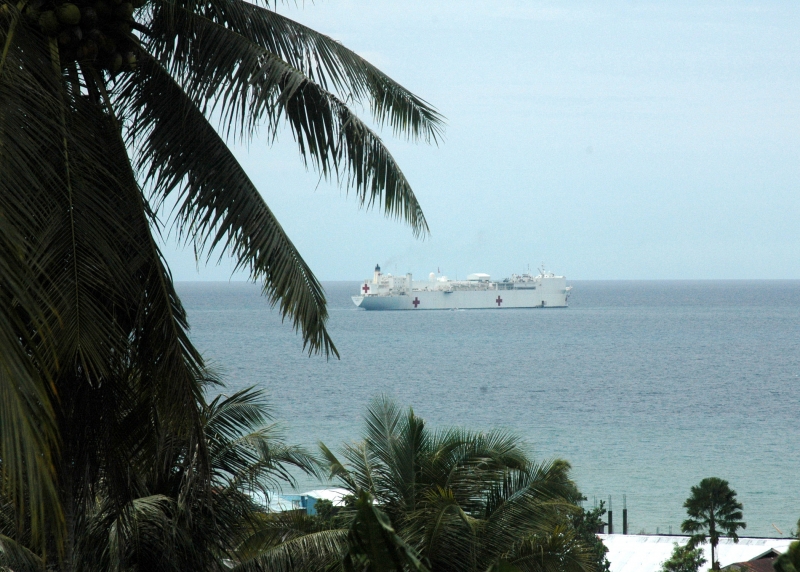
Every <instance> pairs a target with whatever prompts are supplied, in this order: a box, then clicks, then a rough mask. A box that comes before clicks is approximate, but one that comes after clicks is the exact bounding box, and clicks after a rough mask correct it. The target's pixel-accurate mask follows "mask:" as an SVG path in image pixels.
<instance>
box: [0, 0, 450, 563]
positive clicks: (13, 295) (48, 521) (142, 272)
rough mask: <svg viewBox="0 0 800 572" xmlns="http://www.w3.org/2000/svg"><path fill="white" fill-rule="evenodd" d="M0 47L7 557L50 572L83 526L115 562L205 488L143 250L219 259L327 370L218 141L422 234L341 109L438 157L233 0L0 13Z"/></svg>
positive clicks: (0, 305)
mask: <svg viewBox="0 0 800 572" xmlns="http://www.w3.org/2000/svg"><path fill="white" fill-rule="evenodd" d="M0 46H2V49H0V222H1V224H0V277H2V280H0V356H2V360H0V362H2V363H0V459H2V462H0V482H2V485H3V487H2V494H3V495H4V499H3V500H4V502H7V503H8V506H7V507H5V508H4V510H5V511H6V514H7V515H11V516H13V518H14V519H15V524H14V526H13V527H12V528H14V529H15V530H17V531H20V530H22V531H26V532H25V534H26V535H27V536H26V537H25V538H24V539H23V538H22V537H21V536H19V534H18V533H15V535H8V534H5V532H4V533H3V534H5V537H6V540H4V542H5V543H6V545H7V546H11V544H12V543H16V545H18V546H27V547H28V548H29V549H30V550H31V551H32V554H34V555H35V556H37V557H42V558H44V559H45V560H46V561H47V565H48V566H56V567H57V566H60V565H61V564H62V563H63V564H64V566H66V567H71V566H72V564H73V562H74V561H75V558H77V556H74V554H75V553H83V550H84V549H83V548H82V547H79V546H77V545H76V544H75V543H76V542H78V539H79V538H80V535H79V534H78V532H79V531H90V530H95V532H97V533H98V534H99V531H101V530H102V527H101V526H100V525H98V528H96V529H93V528H92V526H93V525H92V526H90V524H91V523H98V522H100V523H104V525H108V526H112V525H113V530H114V531H115V533H116V534H118V535H119V536H118V537H115V538H114V539H113V541H114V542H115V543H118V545H119V546H120V547H122V546H123V545H125V544H126V542H128V541H129V540H130V541H131V542H134V541H135V542H144V541H145V540H147V541H149V540H150V539H151V540H152V541H153V542H156V541H157V540H158V539H159V538H160V539H161V540H163V541H164V542H166V541H167V539H170V541H172V540H174V541H175V542H178V540H175V539H173V538H172V536H171V535H169V534H166V535H164V536H161V537H159V536H158V535H157V534H156V533H155V532H153V533H152V534H151V532H148V531H156V530H160V527H162V525H163V523H164V522H170V523H172V524H175V523H176V522H184V521H185V522H191V523H203V522H205V520H204V518H205V517H204V516H203V515H204V514H206V512H207V511H211V508H212V505H213V503H212V502H211V500H210V499H211V498H214V499H217V498H221V497H217V496H213V495H211V493H210V492H209V491H210V489H209V488H208V487H209V486H210V483H212V482H215V479H217V478H218V477H219V476H220V475H219V474H217V473H215V472H214V471H215V470H216V469H215V468H214V466H213V465H212V461H213V459H212V458H211V457H210V456H209V455H210V452H211V450H212V445H213V443H210V442H207V441H206V436H205V434H204V431H205V429H206V427H205V426H204V425H203V423H204V422H205V420H204V415H205V414H206V413H207V412H206V410H205V407H206V405H205V404H204V403H203V397H202V394H203V386H204V381H203V376H204V373H203V367H204V365H203V360H202V358H201V356H200V354H199V353H198V352H197V350H196V349H195V348H194V346H193V345H192V343H191V340H190V339H189V336H188V323H187V319H186V314H185V311H184V309H183V307H182V305H181V302H180V300H179V298H178V296H177V294H176V292H175V289H174V285H173V282H172V277H171V275H170V272H169V269H168V268H167V266H166V264H165V261H164V259H163V256H162V253H161V252H160V250H159V248H158V245H157V239H156V237H157V235H159V234H162V233H164V232H167V231H169V230H170V226H169V225H173V228H174V230H175V232H176V235H177V236H178V237H180V238H181V239H182V240H183V241H184V242H185V243H190V244H191V245H192V247H193V249H194V251H195V252H196V253H197V255H198V257H201V258H204V259H205V260H209V259H210V258H212V256H213V257H216V256H218V255H224V254H228V255H231V256H232V257H233V258H234V259H235V260H236V262H237V268H238V269H244V270H246V271H248V272H249V274H250V277H251V279H252V280H254V281H258V282H260V283H261V285H262V288H263V292H264V294H265V295H266V297H267V298H268V299H269V301H270V303H272V304H273V305H276V306H277V307H278V308H279V311H280V313H281V315H282V317H283V318H285V319H289V320H290V321H291V322H292V323H293V325H294V327H295V329H296V330H298V331H300V332H301V333H302V337H303V341H304V345H305V347H306V348H307V349H308V351H309V353H313V352H322V353H325V354H326V355H337V352H336V348H335V346H334V345H333V343H332V341H331V339H330V336H329V335H328V332H327V327H326V321H327V315H328V314H327V309H326V300H325V295H324V292H323V290H322V287H321V285H320V284H319V282H318V281H317V279H316V278H315V277H314V275H313V273H312V272H311V270H310V268H309V267H308V266H307V264H306V263H305V262H304V261H303V259H302V256H301V255H300V253H299V252H298V251H297V249H296V248H295V246H294V245H293V243H292V242H291V240H290V239H289V237H288V236H287V235H286V233H285V232H284V230H283V228H282V226H281V225H280V223H279V222H278V221H277V219H276V217H275V216H274V214H273V213H272V211H271V210H270V209H269V207H268V205H267V204H266V203H265V201H264V199H263V197H262V195H261V193H260V192H259V191H258V189H256V187H255V185H254V184H253V183H252V181H251V180H250V179H249V177H248V176H247V174H246V173H245V172H244V170H243V169H242V167H241V165H240V164H239V163H238V161H237V160H236V159H235V157H234V156H233V154H232V153H231V151H230V149H229V148H228V142H230V141H233V140H239V139H248V138H250V137H251V136H252V135H253V134H254V133H255V132H256V130H257V129H258V128H260V127H264V128H266V131H267V132H268V133H270V134H271V135H275V134H276V133H277V131H278V130H279V129H280V128H281V127H282V126H288V128H289V129H290V130H291V131H292V135H293V136H294V140H295V141H296V143H297V145H298V148H299V151H300V154H301V157H302V159H303V161H304V162H306V163H307V164H311V165H312V166H313V167H314V168H316V169H317V170H318V171H319V172H320V173H321V175H323V176H325V177H327V178H331V179H335V180H337V181H338V182H339V183H341V184H342V185H343V186H345V187H347V188H348V189H350V190H351V191H352V192H353V194H354V195H355V196H356V199H357V201H358V203H359V204H360V205H363V206H365V207H371V206H377V207H379V208H381V209H382V210H383V211H384V213H385V214H386V215H388V216H391V217H395V218H400V219H403V220H404V221H406V222H407V223H408V224H409V225H410V226H411V228H412V230H413V232H414V233H415V234H417V235H419V234H425V233H426V232H427V230H428V229H427V223H426V221H425V217H424V215H423V213H422V210H421V208H420V205H419V203H418V201H417V199H416V197H415V195H414V193H413V191H412V189H411V187H410V185H409V183H408V181H407V179H406V178H405V176H404V174H403V173H402V171H401V170H400V168H399V166H398V165H397V163H396V162H395V161H394V159H393V158H392V156H391V153H389V151H388V149H387V148H386V147H385V145H384V144H383V141H382V140H381V139H380V137H378V135H377V134H376V133H375V132H373V131H372V130H371V129H369V127H368V126H367V124H366V123H365V122H364V121H363V120H362V119H361V118H360V117H359V116H358V115H356V113H354V111H353V109H354V108H357V109H360V108H361V106H362V105H363V106H365V107H367V108H369V109H370V111H371V112H372V116H373V118H374V119H375V120H376V121H377V123H378V124H387V125H388V126H389V127H390V128H391V129H392V130H393V131H394V132H395V133H396V134H405V135H407V136H408V137H409V138H411V139H414V140H424V141H436V140H438V138H439V136H440V135H441V126H442V118H441V116H440V115H439V114H438V113H437V112H436V111H435V110H433V109H432V108H431V107H430V106H429V105H428V104H427V103H426V102H425V101H423V100H421V99H420V98H418V97H416V96H415V95H413V94H412V93H410V92H409V91H408V90H406V89H404V88H403V87H402V86H400V85H398V84H397V83H396V82H394V81H392V80H391V79H390V78H389V77H387V76H386V75H385V74H383V73H382V72H381V71H380V70H378V69H376V68H375V67H374V66H372V65H370V64H369V63H368V62H366V61H365V60H364V59H363V58H361V57H360V56H358V55H356V54H355V53H354V52H352V51H350V50H348V49H347V48H345V47H344V46H342V45H341V44H340V43H338V42H336V41H334V40H332V39H331V38H329V37H327V36H325V35H322V34H319V33H317V32H315V31H313V30H310V29H308V28H306V27H304V26H302V25H300V24H298V23H296V22H294V21H291V20H289V19H287V18H286V17H284V16H281V15H280V14H278V13H277V12H275V11H274V10H270V9H268V8H267V7H264V6H261V5H257V4H251V3H249V2H246V1H244V0H210V2H205V3H197V2H191V1H188V0H176V1H173V0H136V1H135V2H131V3H129V2H124V1H120V0H73V1H72V2H62V1H61V0H28V1H22V2H17V1H16V0H0ZM351 105H352V106H354V107H351ZM212 117H216V118H220V120H221V123H220V125H219V126H218V129H215V126H214V125H212V123H211V118H212ZM272 139H274V137H273V138H272ZM165 204H168V205H172V204H174V205H175V210H174V216H173V217H172V218H171V219H168V220H166V221H162V219H161V218H160V217H158V216H156V214H155V213H157V212H158V211H159V209H160V208H161V207H163V206H164V205H165ZM251 460H252V459H251ZM131 463H134V464H137V463H138V464H139V466H141V467H150V470H149V471H144V470H142V471H141V472H140V471H139V469H136V470H134V469H132V468H131ZM156 467H157V468H158V470H156V469H155V468H156ZM230 468H231V469H234V468H237V467H230ZM241 468H242V467H241V466H239V467H238V468H237V470H238V469H241ZM167 469H170V470H172V471H174V474H173V473H163V472H159V471H160V470H164V471H166V470H167ZM187 471H188V472H187ZM175 474H180V475H183V476H184V477H185V478H186V480H185V482H181V483H176V482H175V481H174V475H175ZM242 477H244V475H242ZM176 487H179V488H181V493H180V494H177V492H176V490H177V489H176ZM215 494H216V493H215ZM231 494H233V493H231ZM204 495H205V496H204ZM233 496H235V495H233ZM137 499H141V500H137ZM175 499H180V503H178V504H175V502H176V500H175ZM203 499H205V500H203ZM112 510H113V511H114V512H113V514H112V513H111V512H109V511H112ZM237 510H238V509H237ZM242 510H243V509H242ZM139 524H141V526H143V527H144V528H142V529H141V530H138V529H137V528H136V527H137V526H139ZM137 530H138V532H137ZM193 530H194V531H195V532H197V533H198V534H199V533H200V532H201V530H200V529H193ZM139 532H141V533H142V536H137V535H138V534H139ZM192 534H194V532H193V533H192ZM189 538H192V537H191V535H190V536H189ZM223 538H232V536H230V535H229V536H225V535H223ZM179 540H181V541H183V540H185V538H184V537H181V539H179ZM98 542H99V541H98ZM143 545H144V544H143ZM98 546H103V544H102V543H100V544H98ZM208 546H210V547H214V550H217V549H218V545H217V544H214V543H211V544H209V545H208ZM151 548H152V549H153V552H152V555H154V556H153V557H155V555H162V554H169V553H170V552H167V551H165V550H160V549H157V548H156V545H155V544H154V545H153V546H152V547H151ZM7 550H8V552H4V554H10V553H11V552H12V549H10V548H8V549H7ZM137 550H138V549H137ZM209 550H211V548H209ZM200 553H202V551H200ZM19 554H22V552H19ZM115 554H117V555H124V556H125V558H133V556H130V555H127V554H126V553H125V552H124V550H123V549H122V548H120V549H119V551H118V552H117V553H115ZM98 557H99V556H98ZM103 557H104V558H105V557H106V556H103ZM109 557H110V556H109ZM164 557H165V558H166V556H164ZM62 558H63V562H62ZM198 558H199V557H198ZM208 561H209V562H217V560H215V559H213V558H212V559H210V560H208ZM194 564H196V563H194ZM194 564H192V566H193V568H192V569H194ZM123 567H124V566H123Z"/></svg>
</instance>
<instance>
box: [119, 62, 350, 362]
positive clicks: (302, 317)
mask: <svg viewBox="0 0 800 572" xmlns="http://www.w3.org/2000/svg"><path fill="white" fill-rule="evenodd" d="M135 78H136V79H135V81H134V80H131V81H130V82H129V83H128V85H127V86H126V87H125V89H123V95H120V96H119V97H120V98H122V101H123V102H124V104H125V105H129V106H130V107H129V108H128V110H129V112H130V113H131V114H132V115H133V116H134V117H133V119H132V121H133V123H134V125H135V127H134V128H133V130H132V132H131V138H132V143H133V144H134V145H140V146H139V147H137V152H138V155H139V167H140V168H141V169H144V170H147V172H148V173H149V175H148V176H147V178H148V179H153V180H155V184H156V188H158V189H160V193H162V194H163V195H164V196H167V195H169V194H170V193H172V192H173V191H175V192H177V194H178V196H179V198H178V201H179V204H180V206H179V213H178V221H179V223H182V224H183V227H182V229H183V230H182V232H185V233H186V234H187V235H188V236H189V237H191V238H192V239H193V240H194V242H195V244H196V245H198V249H199V250H200V251H203V249H204V248H205V247H206V246H207V248H208V253H209V256H210V254H211V252H212V251H214V249H215V248H217V247H218V246H219V247H221V248H222V249H224V250H227V251H229V252H230V253H231V254H233V255H234V257H235V258H236V259H237V261H238V264H237V268H247V269H249V271H250V275H251V278H252V279H253V280H261V281H262V286H263V289H264V293H265V294H266V296H267V298H268V299H269V300H270V303H272V304H273V305H275V304H279V307H280V313H281V316H282V317H283V318H286V317H287V316H290V317H291V319H292V321H293V324H294V327H295V329H302V333H303V342H304V347H307V348H308V351H309V353H311V352H314V351H323V352H325V353H326V354H329V353H333V354H334V355H338V352H337V350H336V348H335V346H334V345H333V343H332V341H331V339H330V337H329V335H328V332H327V329H326V327H325V321H326V320H327V310H326V308H325V295H324V293H323V290H322V287H321V286H320V284H319V282H318V281H317V280H316V278H315V277H314V275H313V274H312V272H311V270H310V269H309V268H308V266H307V265H306V263H305V262H304V261H303V259H302V258H301V256H300V254H299V253H298V252H297V249H296V248H295V247H294V245H293V244H292V242H291V241H290V240H289V238H288V237H287V236H286V233H285V232H284V230H283V228H282V227H281V225H280V224H279V223H278V221H277V219H276V218H275V216H274V215H273V214H272V212H271V211H270V210H269V207H268V206H267V205H266V203H265V202H264V199H263V198H262V197H261V195H260V194H259V193H258V190H257V189H256V188H255V186H254V185H253V183H252V182H251V181H250V179H249V178H248V177H247V175H246V174H245V172H244V171H243V170H242V168H241V166H240V165H239V163H238V162H237V161H236V159H235V158H234V156H233V154H232V153H231V152H230V150H229V149H228V148H227V146H226V145H225V144H224V142H223V141H222V139H221V138H220V137H219V135H217V133H216V131H215V130H214V129H213V127H211V125H210V124H209V123H208V122H207V121H206V119H205V117H204V116H203V114H202V113H201V112H200V110H199V109H198V108H197V107H196V106H195V105H194V103H193V102H192V101H191V100H190V99H189V98H188V97H187V96H186V94H185V93H184V92H183V90H182V89H181V88H180V86H179V85H178V84H177V83H175V81H174V80H173V79H172V77H171V76H170V75H169V74H168V73H167V72H166V71H165V70H164V69H163V68H162V67H161V66H160V65H159V64H158V63H157V62H155V61H154V60H152V59H149V58H143V61H142V62H141V65H140V66H139V68H138V71H137V75H136V76H135Z"/></svg>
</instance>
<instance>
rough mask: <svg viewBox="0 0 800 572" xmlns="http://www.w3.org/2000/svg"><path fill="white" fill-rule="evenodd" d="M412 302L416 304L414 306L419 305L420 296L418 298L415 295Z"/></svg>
mask: <svg viewBox="0 0 800 572" xmlns="http://www.w3.org/2000/svg"><path fill="white" fill-rule="evenodd" d="M411 303H412V304H414V307H415V308H416V307H417V306H419V298H417V297H416V296H414V301H413V302H411Z"/></svg>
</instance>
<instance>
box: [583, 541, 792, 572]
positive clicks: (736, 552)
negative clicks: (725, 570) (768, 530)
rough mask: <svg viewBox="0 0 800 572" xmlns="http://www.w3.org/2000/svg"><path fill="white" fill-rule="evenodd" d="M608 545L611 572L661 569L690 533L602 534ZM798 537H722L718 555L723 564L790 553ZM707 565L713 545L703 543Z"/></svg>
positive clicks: (652, 571) (717, 551) (653, 571)
mask: <svg viewBox="0 0 800 572" xmlns="http://www.w3.org/2000/svg"><path fill="white" fill-rule="evenodd" d="M597 536H598V537H600V539H601V540H602V541H603V544H605V545H606V548H608V553H607V554H606V558H608V561H609V563H610V564H611V572H658V571H659V570H661V565H662V564H663V563H664V561H666V560H668V559H669V557H670V556H671V555H672V550H673V548H674V546H675V544H680V545H684V544H686V543H687V542H688V541H689V537H688V536H657V535H647V534H598V535H597ZM794 540H795V539H794V538H739V542H738V543H734V542H733V540H731V539H730V538H720V539H719V544H718V545H717V549H716V558H717V560H718V561H719V563H720V565H721V566H722V567H725V566H728V565H730V564H734V563H736V562H747V561H750V560H757V559H758V558H761V557H763V556H765V555H769V554H772V553H773V550H774V551H776V552H777V553H783V552H786V550H787V549H788V548H789V544H791V543H792V542H793V541H794ZM702 548H703V550H704V552H705V559H706V562H707V564H706V566H707V567H708V568H711V545H710V544H708V543H705V544H704V545H703V546H702Z"/></svg>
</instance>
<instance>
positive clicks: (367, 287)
mask: <svg viewBox="0 0 800 572" xmlns="http://www.w3.org/2000/svg"><path fill="white" fill-rule="evenodd" d="M361 289H362V290H363V291H364V294H366V293H367V292H369V286H367V285H366V284H364V285H363V286H362V287H361Z"/></svg>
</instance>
